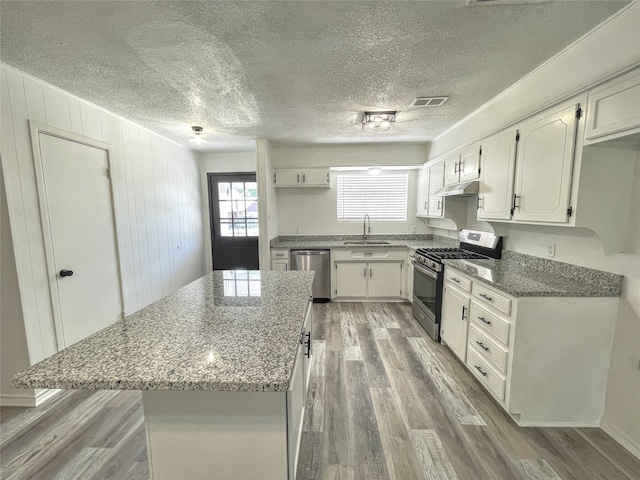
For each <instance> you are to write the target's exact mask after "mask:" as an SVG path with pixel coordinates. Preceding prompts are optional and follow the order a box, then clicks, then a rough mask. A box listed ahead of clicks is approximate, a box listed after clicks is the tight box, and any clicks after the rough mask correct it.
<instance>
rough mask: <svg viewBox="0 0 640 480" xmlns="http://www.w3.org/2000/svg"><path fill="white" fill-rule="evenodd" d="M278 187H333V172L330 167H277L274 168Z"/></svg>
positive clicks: (274, 182) (275, 184)
mask: <svg viewBox="0 0 640 480" xmlns="http://www.w3.org/2000/svg"><path fill="white" fill-rule="evenodd" d="M273 184H274V186H276V187H323V188H330V187H331V172H330V171H329V169H328V168H305V169H299V168H276V169H274V170H273Z"/></svg>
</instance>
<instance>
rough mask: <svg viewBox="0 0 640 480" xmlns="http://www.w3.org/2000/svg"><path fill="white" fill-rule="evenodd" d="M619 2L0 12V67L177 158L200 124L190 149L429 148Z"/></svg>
mask: <svg viewBox="0 0 640 480" xmlns="http://www.w3.org/2000/svg"><path fill="white" fill-rule="evenodd" d="M627 3H629V2H628V1H614V0H605V1H595V0H589V1H549V2H544V3H533V4H526V5H513V4H508V5H491V6H474V7H467V6H465V1H464V0H456V1H442V0H440V1H435V0H434V1H419V2H411V1H393V2H383V1H339V2H327V1H292V2H288V1H258V2H247V1H239V2H228V1H224V2H216V1H154V2H149V1H112V2H104V1H75V2H65V1H5V0H2V1H1V2H0V9H1V10H0V14H1V15H0V22H1V23H0V33H1V36H0V42H1V43H0V54H1V59H2V61H3V62H6V63H7V64H9V65H12V66H14V67H16V68H18V69H20V70H23V71H25V72H27V73H30V74H32V75H34V76H36V77H38V78H41V79H43V80H45V81H47V82H49V83H51V84H53V85H56V86H58V87H60V88H63V89H65V90H67V91H69V92H71V93H74V94H76V95H78V96H79V97H81V98H84V99H86V100H89V101H90V102H93V103H95V104H97V105H99V106H101V107H104V108H106V109H108V110H110V111H112V112H115V113H117V114H119V115H122V116H124V117H126V118H129V119H131V120H133V121H135V122H136V123H139V124H141V125H143V126H146V127H148V128H149V129H151V130H153V131H156V132H158V133H160V134H162V135H164V136H167V137H169V138H172V139H174V140H176V141H179V142H181V143H183V144H185V145H190V144H188V143H186V139H187V137H188V134H189V131H190V126H191V125H201V126H203V127H204V129H205V133H206V135H207V140H208V143H207V144H206V145H204V146H203V147H200V148H199V149H200V150H218V151H220V150H246V149H252V148H253V147H254V142H253V139H255V138H267V139H269V140H270V141H271V142H272V144H273V145H319V144H367V143H368V144H372V143H379V142H396V143H397V142H427V141H429V140H432V139H433V138H435V137H436V136H437V135H438V134H439V133H441V132H443V131H444V130H446V129H447V128H448V127H450V126H451V125H453V124H454V123H455V122H457V121H459V120H460V119H462V118H463V117H464V116H466V115H467V114H469V113H470V112H472V111H473V110H475V109H476V108H478V107H479V106H481V105H482V104H483V103H485V102H487V101H488V100H490V99H491V98H493V97H494V96H495V95H497V94H498V93H500V92H501V91H503V90H504V89H505V88H507V87H508V86H509V85H511V84H513V83H514V82H516V81H517V80H518V79H520V78H522V77H523V76H524V75H526V74H527V73H529V72H530V71H531V70H533V69H534V68H535V67H537V66H538V65H540V64H541V63H543V62H544V61H545V60H547V59H548V58H550V57H552V56H553V55H554V54H555V53H557V52H558V51H560V50H562V49H563V48H564V47H566V46H567V45H569V44H570V43H572V42H573V41H575V40H576V39H578V38H579V37H580V36H582V35H583V34H584V33H586V32H587V31H589V30H590V29H591V28H593V27H595V26H596V25H598V24H599V23H601V22H602V21H604V20H605V19H606V18H608V17H610V16H611V15H612V14H614V13H615V12H616V11H618V10H620V9H621V8H622V7H623V6H624V5H626V4H627ZM431 95H448V96H450V99H449V100H448V101H447V102H446V103H445V104H444V106H442V107H440V108H409V105H410V104H411V102H412V100H413V99H414V98H415V97H417V96H431ZM366 110H399V111H400V113H399V115H398V119H397V123H396V124H395V125H393V127H392V129H391V130H389V131H387V132H366V131H365V132H363V131H362V130H361V127H360V119H361V117H362V113H363V111H366Z"/></svg>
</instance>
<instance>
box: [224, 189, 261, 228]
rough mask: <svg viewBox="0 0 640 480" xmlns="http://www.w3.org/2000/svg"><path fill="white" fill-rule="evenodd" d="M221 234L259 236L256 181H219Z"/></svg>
mask: <svg viewBox="0 0 640 480" xmlns="http://www.w3.org/2000/svg"><path fill="white" fill-rule="evenodd" d="M218 209H219V212H220V219H221V220H220V235H221V236H223V237H257V236H258V184H257V183H256V182H220V183H218Z"/></svg>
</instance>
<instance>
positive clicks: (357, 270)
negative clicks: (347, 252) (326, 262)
mask: <svg viewBox="0 0 640 480" xmlns="http://www.w3.org/2000/svg"><path fill="white" fill-rule="evenodd" d="M367 274H368V269H367V264H366V263H363V262H336V277H335V278H336V286H335V289H336V297H366V296H367Z"/></svg>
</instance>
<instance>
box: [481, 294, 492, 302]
mask: <svg viewBox="0 0 640 480" xmlns="http://www.w3.org/2000/svg"><path fill="white" fill-rule="evenodd" d="M480 296H481V297H482V298H484V299H485V300H486V301H487V302H492V301H493V298H491V297H487V296H486V295H485V294H484V293H481V294H480Z"/></svg>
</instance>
